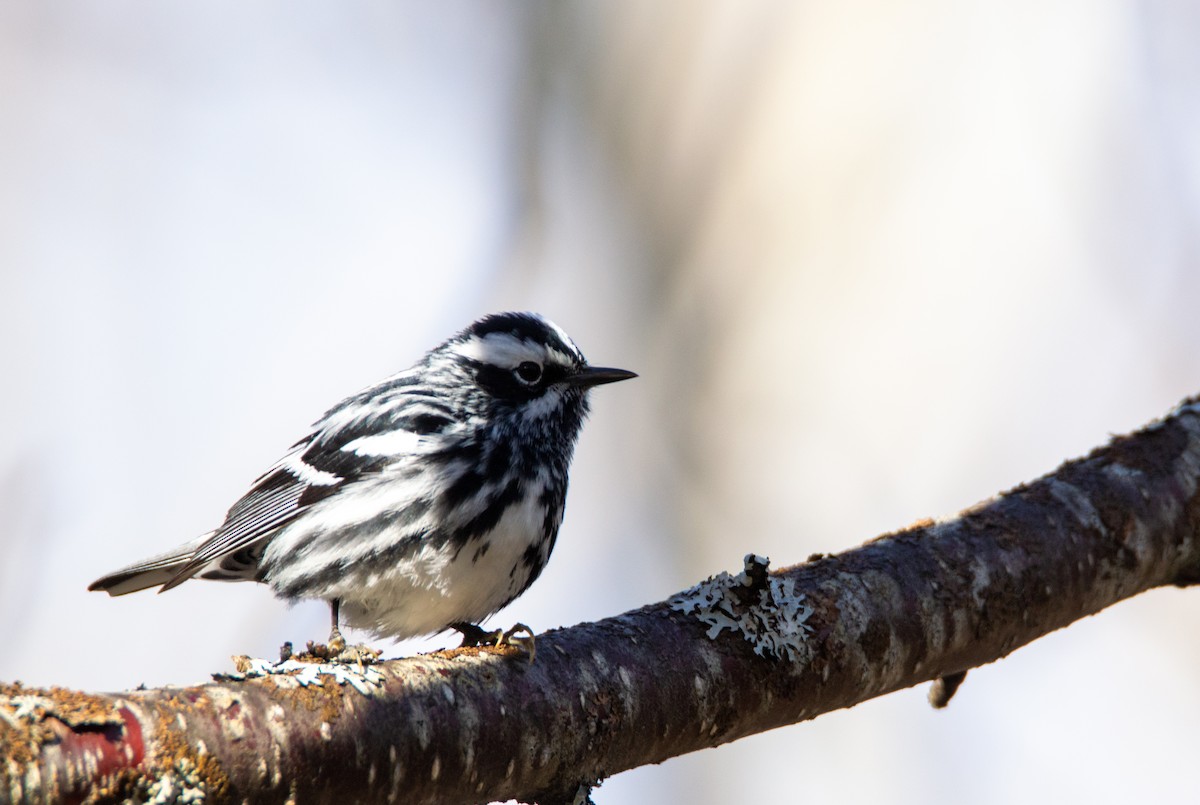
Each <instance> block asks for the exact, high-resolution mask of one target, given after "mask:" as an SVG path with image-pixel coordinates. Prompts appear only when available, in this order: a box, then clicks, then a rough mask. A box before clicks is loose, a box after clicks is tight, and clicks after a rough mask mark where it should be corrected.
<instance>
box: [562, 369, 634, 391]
mask: <svg viewBox="0 0 1200 805" xmlns="http://www.w3.org/2000/svg"><path fill="white" fill-rule="evenodd" d="M631 377H637V373H636V372H629V371H626V370H624V369H607V368H604V367H602V366H589V367H587V368H586V369H584V370H583V371H581V372H579V373H578V374H575V375H571V377H569V378H567V382H568V383H570V384H571V385H572V386H583V387H584V388H585V389H586V388H591V387H592V386H603V385H604V384H605V383H616V382H617V381H618V380H628V379H629V378H631Z"/></svg>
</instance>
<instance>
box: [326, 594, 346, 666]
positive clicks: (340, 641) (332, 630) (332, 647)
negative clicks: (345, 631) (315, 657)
mask: <svg viewBox="0 0 1200 805" xmlns="http://www.w3.org/2000/svg"><path fill="white" fill-rule="evenodd" d="M341 606H342V601H341V599H340V598H331V599H329V653H330V654H341V653H342V652H343V651H345V650H346V638H344V637H342V630H341V629H339V628H338V609H339V608H341Z"/></svg>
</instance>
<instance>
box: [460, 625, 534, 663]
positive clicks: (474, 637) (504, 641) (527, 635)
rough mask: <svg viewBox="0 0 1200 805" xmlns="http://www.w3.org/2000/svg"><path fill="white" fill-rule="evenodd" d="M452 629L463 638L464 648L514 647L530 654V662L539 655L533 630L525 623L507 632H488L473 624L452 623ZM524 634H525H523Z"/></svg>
mask: <svg viewBox="0 0 1200 805" xmlns="http://www.w3.org/2000/svg"><path fill="white" fill-rule="evenodd" d="M450 628H451V629H453V630H454V631H456V632H458V633H459V634H461V635H462V636H463V641H462V646H461V647H462V648H470V647H474V646H497V647H499V646H512V647H513V648H516V649H522V650H524V651H525V652H526V653H528V654H529V661H530V662H533V658H534V657H535V656H536V655H537V642H536V638H535V637H534V634H533V630H532V629H530V628H529V627H528V626H526V625H525V624H523V623H518V624H515V625H514V626H513V627H512V628H511V629H509V630H507V631H500V630H499V629H492V630H491V631H488V630H487V629H483V628H481V627H479V626H476V625H475V624H473V623H452V624H450ZM522 633H524V634H522Z"/></svg>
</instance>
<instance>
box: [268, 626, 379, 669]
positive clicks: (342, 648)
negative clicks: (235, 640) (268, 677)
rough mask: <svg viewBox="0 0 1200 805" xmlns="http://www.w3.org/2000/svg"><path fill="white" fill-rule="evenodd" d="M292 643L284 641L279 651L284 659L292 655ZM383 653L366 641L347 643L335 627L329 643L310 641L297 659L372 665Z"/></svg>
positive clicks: (330, 634)
mask: <svg viewBox="0 0 1200 805" xmlns="http://www.w3.org/2000/svg"><path fill="white" fill-rule="evenodd" d="M291 648H292V646H291V644H290V643H284V644H283V648H281V649H280V651H279V658H280V661H281V662H282V661H283V660H286V659H288V658H289V657H291ZM381 654H383V650H382V649H377V648H371V647H370V646H368V645H367V644H366V643H359V644H358V645H355V646H348V645H346V639H345V638H344V637H342V633H341V632H340V631H338V630H337V629H334V630H333V631H332V632H330V633H329V642H328V643H314V642H313V641H312V640H310V641H308V649H307V651H305V652H304V653H302V654H300V655H299V656H298V657H296V659H298V660H300V661H301V662H336V663H342V664H345V665H350V664H357V665H360V666H361V665H370V664H371V663H374V662H379V655H381Z"/></svg>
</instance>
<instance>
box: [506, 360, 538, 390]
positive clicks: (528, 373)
mask: <svg viewBox="0 0 1200 805" xmlns="http://www.w3.org/2000/svg"><path fill="white" fill-rule="evenodd" d="M513 372H514V373H515V374H516V376H517V379H518V380H520V381H521V382H522V383H524V384H525V385H527V386H532V385H533V384H534V383H536V382H538V381H539V380H541V379H542V366H541V364H539V363H534V362H533V361H523V362H521V363H519V364H518V365H517V368H516V369H514V370H513Z"/></svg>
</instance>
